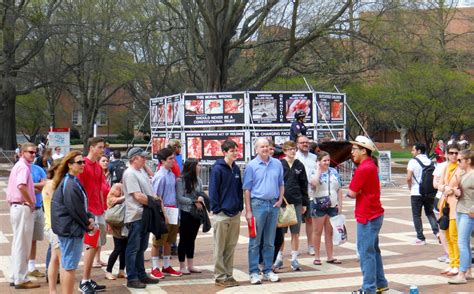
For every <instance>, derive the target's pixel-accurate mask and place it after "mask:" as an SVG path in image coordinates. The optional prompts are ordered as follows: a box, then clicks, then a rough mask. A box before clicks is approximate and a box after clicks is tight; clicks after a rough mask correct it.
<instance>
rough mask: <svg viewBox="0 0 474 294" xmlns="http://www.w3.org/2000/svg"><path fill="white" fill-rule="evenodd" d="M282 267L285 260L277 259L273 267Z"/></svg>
mask: <svg viewBox="0 0 474 294" xmlns="http://www.w3.org/2000/svg"><path fill="white" fill-rule="evenodd" d="M282 267H283V260H281V259H277V260H275V263H274V264H273V268H275V269H281V268H282Z"/></svg>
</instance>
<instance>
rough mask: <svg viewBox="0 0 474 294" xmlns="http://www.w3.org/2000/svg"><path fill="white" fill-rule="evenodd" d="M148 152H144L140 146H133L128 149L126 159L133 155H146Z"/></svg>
mask: <svg viewBox="0 0 474 294" xmlns="http://www.w3.org/2000/svg"><path fill="white" fill-rule="evenodd" d="M149 154H150V153H148V152H146V151H145V150H143V149H142V148H140V147H133V148H132V149H130V150H129V151H128V159H132V158H133V157H135V156H148V155H149Z"/></svg>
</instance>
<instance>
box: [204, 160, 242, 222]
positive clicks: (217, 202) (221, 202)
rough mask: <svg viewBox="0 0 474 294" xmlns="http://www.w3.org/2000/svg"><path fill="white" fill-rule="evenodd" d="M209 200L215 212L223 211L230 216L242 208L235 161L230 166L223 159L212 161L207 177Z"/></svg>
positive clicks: (240, 181) (240, 182)
mask: <svg viewBox="0 0 474 294" xmlns="http://www.w3.org/2000/svg"><path fill="white" fill-rule="evenodd" d="M209 200H210V202H211V210H212V212H213V213H215V214H217V213H220V212H223V213H224V214H225V215H227V216H230V217H232V216H235V215H237V214H238V213H239V212H241V211H242V210H243V209H244V202H243V190H242V178H241V173H240V169H239V167H238V166H237V165H236V164H235V162H234V163H232V168H231V167H230V166H229V165H228V164H227V163H226V162H225V160H224V159H218V160H217V161H216V163H214V165H213V166H212V170H211V174H210V177H209Z"/></svg>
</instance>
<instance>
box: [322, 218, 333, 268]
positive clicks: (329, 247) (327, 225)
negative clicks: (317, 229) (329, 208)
mask: <svg viewBox="0 0 474 294" xmlns="http://www.w3.org/2000/svg"><path fill="white" fill-rule="evenodd" d="M325 219H326V221H325V222H324V245H325V246H326V255H327V260H334V255H333V249H334V246H333V244H332V234H333V231H332V225H331V222H330V221H329V216H326V217H325Z"/></svg>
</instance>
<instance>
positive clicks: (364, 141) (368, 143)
mask: <svg viewBox="0 0 474 294" xmlns="http://www.w3.org/2000/svg"><path fill="white" fill-rule="evenodd" d="M350 142H351V144H353V145H357V146H360V147H363V148H366V149H369V150H371V151H375V149H376V147H375V144H374V142H372V140H370V139H369V138H367V137H365V136H357V137H356V138H355V141H350Z"/></svg>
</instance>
